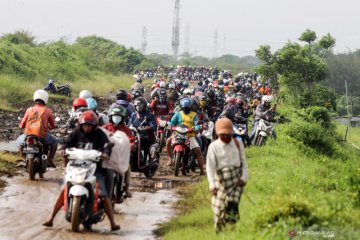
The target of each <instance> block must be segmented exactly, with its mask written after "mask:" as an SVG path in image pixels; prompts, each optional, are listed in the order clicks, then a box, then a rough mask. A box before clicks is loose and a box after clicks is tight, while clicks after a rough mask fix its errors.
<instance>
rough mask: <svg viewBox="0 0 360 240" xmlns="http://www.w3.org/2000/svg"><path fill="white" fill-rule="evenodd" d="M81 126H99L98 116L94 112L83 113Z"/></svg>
mask: <svg viewBox="0 0 360 240" xmlns="http://www.w3.org/2000/svg"><path fill="white" fill-rule="evenodd" d="M79 124H80V125H82V124H90V125H93V126H97V124H98V118H97V116H96V114H95V113H94V112H93V111H91V110H88V111H85V112H83V113H82V114H81V115H80V117H79Z"/></svg>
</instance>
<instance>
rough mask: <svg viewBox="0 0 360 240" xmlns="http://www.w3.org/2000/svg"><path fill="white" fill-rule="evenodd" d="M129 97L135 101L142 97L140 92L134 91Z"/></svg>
mask: <svg viewBox="0 0 360 240" xmlns="http://www.w3.org/2000/svg"><path fill="white" fill-rule="evenodd" d="M131 95H132V99H133V100H135V99H137V98H138V97H142V92H141V91H140V90H136V89H134V90H132V92H131Z"/></svg>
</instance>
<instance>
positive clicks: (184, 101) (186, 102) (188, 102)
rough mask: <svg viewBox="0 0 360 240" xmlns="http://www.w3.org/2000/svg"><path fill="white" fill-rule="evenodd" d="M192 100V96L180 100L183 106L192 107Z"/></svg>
mask: <svg viewBox="0 0 360 240" xmlns="http://www.w3.org/2000/svg"><path fill="white" fill-rule="evenodd" d="M191 105H192V101H191V99H190V98H183V99H181V101H180V106H181V108H191Z"/></svg>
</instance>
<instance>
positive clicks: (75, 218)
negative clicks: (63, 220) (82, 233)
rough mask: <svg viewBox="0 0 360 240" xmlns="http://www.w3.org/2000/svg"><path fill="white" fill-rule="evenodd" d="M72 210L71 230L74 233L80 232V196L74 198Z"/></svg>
mask: <svg viewBox="0 0 360 240" xmlns="http://www.w3.org/2000/svg"><path fill="white" fill-rule="evenodd" d="M71 209H72V211H71V230H72V231H73V232H78V231H79V226H80V219H79V216H80V196H74V197H73V202H72V208H71Z"/></svg>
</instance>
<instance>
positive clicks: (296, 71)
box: [255, 30, 335, 107]
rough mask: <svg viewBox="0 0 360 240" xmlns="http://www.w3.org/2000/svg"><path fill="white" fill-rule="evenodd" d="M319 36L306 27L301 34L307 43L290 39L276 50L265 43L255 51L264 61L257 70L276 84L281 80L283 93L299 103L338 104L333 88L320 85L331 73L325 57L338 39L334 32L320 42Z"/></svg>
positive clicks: (302, 39)
mask: <svg viewBox="0 0 360 240" xmlns="http://www.w3.org/2000/svg"><path fill="white" fill-rule="evenodd" d="M316 38H317V37H316V33H315V32H313V31H311V30H306V31H305V32H304V33H302V34H301V37H300V38H299V40H300V41H303V42H306V43H307V44H305V45H301V44H300V43H296V42H288V43H287V44H285V46H284V47H282V48H280V49H279V50H277V51H276V52H274V53H271V51H270V46H269V45H262V46H260V47H259V48H258V49H257V50H256V51H255V53H256V56H257V57H258V58H259V59H260V60H261V62H262V63H263V64H262V65H260V66H258V67H257V68H256V70H257V71H258V72H259V73H260V74H261V75H263V76H264V77H265V79H268V78H271V80H272V84H273V85H274V86H275V87H278V84H279V83H280V86H281V88H280V90H281V97H282V98H286V99H285V100H286V102H288V103H291V104H293V105H295V106H297V107H299V106H300V107H309V106H318V105H319V104H320V106H323V107H332V106H335V97H334V96H333V95H334V94H333V92H332V91H331V90H328V89H326V88H324V87H321V86H319V85H316V83H319V82H320V81H322V80H324V79H325V78H326V77H327V76H328V68H327V65H326V62H325V61H324V60H323V58H322V57H323V56H324V55H327V54H328V53H330V52H331V48H332V47H333V46H334V44H335V39H334V38H332V37H331V35H330V34H328V35H326V36H324V37H322V38H321V39H320V40H319V41H317V42H315V40H316ZM319 92H321V94H319ZM309 96H314V97H313V98H309ZM327 96H329V97H327ZM322 97H326V99H324V98H322ZM304 99H305V100H306V101H303V100H304Z"/></svg>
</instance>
